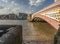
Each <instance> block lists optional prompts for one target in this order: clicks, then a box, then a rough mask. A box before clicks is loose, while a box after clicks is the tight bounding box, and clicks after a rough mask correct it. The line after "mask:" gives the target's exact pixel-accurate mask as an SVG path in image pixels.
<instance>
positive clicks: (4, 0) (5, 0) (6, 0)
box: [1, 0, 9, 3]
mask: <svg viewBox="0 0 60 44" xmlns="http://www.w3.org/2000/svg"><path fill="white" fill-rule="evenodd" d="M1 1H3V2H5V3H7V2H8V1H9V0H1Z"/></svg>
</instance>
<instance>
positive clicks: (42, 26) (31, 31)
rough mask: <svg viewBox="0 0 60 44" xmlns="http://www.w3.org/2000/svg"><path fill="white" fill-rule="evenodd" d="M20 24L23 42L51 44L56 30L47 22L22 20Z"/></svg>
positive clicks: (28, 43)
mask: <svg viewBox="0 0 60 44" xmlns="http://www.w3.org/2000/svg"><path fill="white" fill-rule="evenodd" d="M22 26H23V31H22V34H23V42H24V44H37V43H38V44H53V41H54V35H55V33H56V30H55V29H54V28H53V27H52V26H51V25H49V24H48V23H47V22H28V21H27V20H24V21H22ZM38 41H39V42H38ZM49 42H50V43H49Z"/></svg>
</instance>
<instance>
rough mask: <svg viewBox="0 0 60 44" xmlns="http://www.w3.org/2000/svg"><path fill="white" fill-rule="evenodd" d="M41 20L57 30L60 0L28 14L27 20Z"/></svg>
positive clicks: (59, 19) (59, 21) (59, 18)
mask: <svg viewBox="0 0 60 44" xmlns="http://www.w3.org/2000/svg"><path fill="white" fill-rule="evenodd" d="M43 20H44V21H46V22H47V23H49V24H50V25H51V26H53V27H54V28H55V29H57V30H58V28H59V24H60V1H59V2H55V3H53V4H52V5H50V6H48V7H46V8H44V9H42V10H40V11H38V12H36V13H34V14H32V15H30V16H28V21H43Z"/></svg>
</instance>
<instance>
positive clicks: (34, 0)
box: [29, 0, 45, 6]
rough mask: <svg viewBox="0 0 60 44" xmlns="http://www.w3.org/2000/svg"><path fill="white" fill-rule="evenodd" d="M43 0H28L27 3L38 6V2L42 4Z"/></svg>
mask: <svg viewBox="0 0 60 44" xmlns="http://www.w3.org/2000/svg"><path fill="white" fill-rule="evenodd" d="M44 1H45V0H29V4H30V5H31V6H33V5H34V6H39V5H40V4H42V2H44Z"/></svg>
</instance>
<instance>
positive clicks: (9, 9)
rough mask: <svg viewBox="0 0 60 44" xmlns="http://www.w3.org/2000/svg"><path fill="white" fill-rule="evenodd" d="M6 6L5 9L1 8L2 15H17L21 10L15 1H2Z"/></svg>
mask: <svg viewBox="0 0 60 44" xmlns="http://www.w3.org/2000/svg"><path fill="white" fill-rule="evenodd" d="M2 1H3V2H4V3H5V4H3V5H4V6H3V7H0V14H9V13H17V12H19V10H20V8H19V5H18V4H17V3H15V1H10V2H9V1H8V0H6V1H5V0H2Z"/></svg>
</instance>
